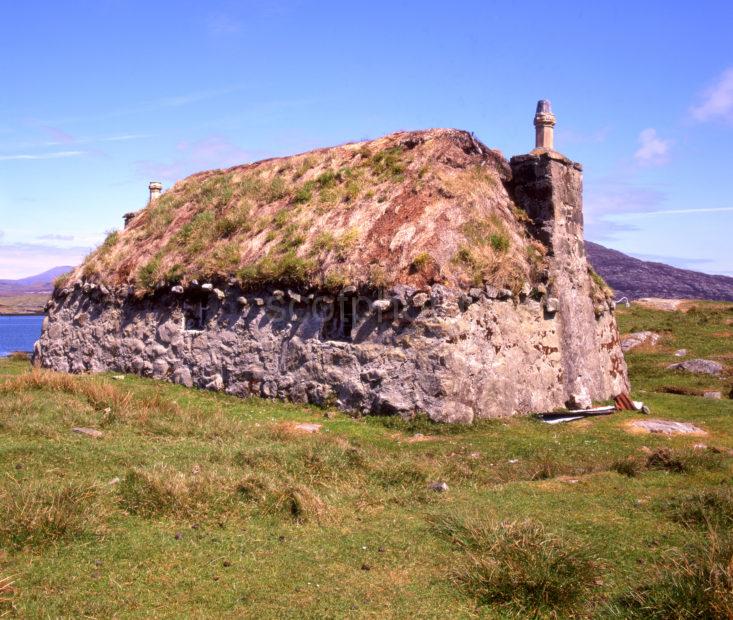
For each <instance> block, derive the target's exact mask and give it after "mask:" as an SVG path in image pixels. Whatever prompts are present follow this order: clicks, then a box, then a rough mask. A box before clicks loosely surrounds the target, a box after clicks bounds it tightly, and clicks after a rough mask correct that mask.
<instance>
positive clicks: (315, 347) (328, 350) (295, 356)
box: [37, 286, 623, 422]
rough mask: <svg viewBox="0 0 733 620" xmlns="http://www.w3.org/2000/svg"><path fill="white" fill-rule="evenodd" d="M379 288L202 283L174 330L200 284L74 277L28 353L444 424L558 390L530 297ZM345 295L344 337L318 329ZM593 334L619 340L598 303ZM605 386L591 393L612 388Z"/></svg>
mask: <svg viewBox="0 0 733 620" xmlns="http://www.w3.org/2000/svg"><path fill="white" fill-rule="evenodd" d="M391 292H392V295H391V296H390V297H389V298H387V299H381V300H379V301H376V303H375V302H374V301H369V300H367V299H366V298H358V297H352V296H344V297H343V298H340V299H336V300H334V301H333V303H330V302H331V299H329V298H325V297H322V298H314V299H313V300H312V301H310V300H308V299H307V297H304V296H302V295H300V294H298V293H295V292H292V295H288V294H286V293H284V292H281V291H270V292H267V293H262V294H261V295H259V296H253V295H248V296H246V297H245V296H243V295H242V294H241V291H239V290H238V289H236V288H232V289H230V290H227V291H218V290H214V291H211V292H208V294H206V295H205V296H204V297H203V299H204V303H205V306H206V307H207V309H206V311H205V312H206V317H205V324H204V325H203V327H205V328H204V329H201V330H198V329H185V327H184V320H185V318H186V315H187V314H188V315H189V316H190V311H189V310H184V308H186V307H189V308H190V307H191V306H194V307H195V306H196V304H198V301H190V297H189V295H194V296H195V298H196V299H201V298H202V297H201V293H202V291H200V290H191V291H187V292H184V293H182V294H175V293H171V292H165V293H159V294H158V295H156V296H155V297H153V298H148V299H144V300H138V299H136V298H134V297H132V296H126V295H125V294H124V292H122V291H118V292H108V291H101V290H100V289H98V288H91V290H90V287H87V290H86V291H85V290H84V288H83V287H81V286H77V287H74V288H72V289H69V290H67V291H65V292H63V291H62V292H58V293H57V295H56V296H55V298H54V301H53V302H52V305H51V308H50V309H49V316H48V317H47V318H46V320H45V323H44V329H43V335H42V337H41V340H40V341H39V344H38V346H37V357H38V359H39V361H40V363H41V364H42V365H43V366H45V367H48V368H53V369H55V370H59V371H64V372H86V371H91V372H100V371H105V370H115V371H120V372H129V373H135V374H140V375H144V376H150V377H155V378H158V379H168V380H171V381H174V382H176V383H181V384H183V385H187V386H198V387H201V388H208V389H215V390H225V391H226V392H229V393H231V394H237V395H240V396H249V395H257V396H265V397H278V398H287V399H291V400H294V401H299V402H311V403H319V404H335V405H337V406H339V407H341V408H343V409H346V410H350V411H355V412H359V413H377V414H394V413H398V414H402V415H409V414H412V413H415V412H425V413H427V414H428V415H429V416H430V417H431V418H432V419H434V420H440V421H445V422H470V421H472V420H473V419H475V418H486V417H499V416H507V415H512V414H516V413H525V412H530V411H538V410H544V409H550V408H553V407H557V406H561V405H562V404H563V403H564V402H565V401H566V400H567V399H568V396H569V395H568V393H567V389H566V387H565V384H564V382H563V380H562V378H563V376H564V373H565V368H564V364H563V357H564V356H563V354H562V350H561V349H562V346H563V344H562V336H561V332H560V326H561V323H560V320H559V319H558V317H557V316H556V315H555V316H548V314H547V312H546V311H545V309H544V308H543V306H542V304H541V303H540V302H538V301H535V300H533V299H531V298H529V297H527V298H524V299H522V300H519V299H517V298H512V297H511V295H510V293H509V292H508V291H504V292H502V291H499V292H497V291H494V290H493V289H491V288H490V287H489V289H488V290H487V289H482V290H479V289H472V291H471V293H472V296H469V295H466V294H463V293H461V292H458V291H451V290H448V289H446V288H444V287H442V286H434V287H432V289H430V290H429V291H414V290H411V289H407V288H404V287H400V288H398V289H395V290H393V291H391ZM217 293H219V294H217ZM220 297H221V298H220ZM245 301H246V305H242V304H243V302H245ZM354 303H356V305H357V306H358V308H357V315H356V319H355V320H354V321H353V325H352V327H351V336H352V337H351V339H350V340H345V339H343V338H344V336H343V334H338V339H336V338H333V339H331V338H329V337H327V336H325V335H324V334H329V333H331V334H333V333H336V334H337V333H338V329H336V328H335V327H334V326H335V325H337V324H338V323H339V316H340V315H341V306H342V304H343V306H344V307H345V308H348V307H349V306H353V305H354ZM387 304H389V308H388V309H383V308H386V306H387ZM596 332H597V337H598V339H599V343H600V349H599V350H600V351H607V350H608V349H613V348H615V347H617V346H618V345H617V338H616V332H615V328H614V322H613V316H612V314H611V312H610V310H609V309H606V312H605V313H604V314H603V315H602V316H601V317H600V318H599V319H598V320H597V330H596ZM520 378H521V379H520ZM616 383H617V384H616V385H614V383H613V382H612V381H610V380H609V382H608V384H607V385H605V386H603V389H604V391H603V392H602V393H600V392H599V393H596V394H594V396H595V397H597V398H605V397H608V396H609V395H610V394H611V392H615V391H620V389H621V387H622V385H623V384H622V382H621V383H619V382H616Z"/></svg>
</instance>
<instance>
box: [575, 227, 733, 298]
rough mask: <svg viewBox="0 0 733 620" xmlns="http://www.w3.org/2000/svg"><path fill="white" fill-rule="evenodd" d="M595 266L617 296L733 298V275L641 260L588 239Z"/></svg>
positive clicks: (589, 252) (589, 253) (587, 244)
mask: <svg viewBox="0 0 733 620" xmlns="http://www.w3.org/2000/svg"><path fill="white" fill-rule="evenodd" d="M585 249H586V252H587V253H588V260H590V262H591V264H592V265H593V268H594V269H595V270H596V271H597V272H598V273H599V274H600V275H601V276H602V277H603V279H604V280H605V281H606V282H607V283H608V285H609V286H610V287H611V288H612V289H613V290H614V291H615V292H616V298H617V299H618V298H619V297H624V296H625V297H628V298H629V299H639V298H640V297H663V298H666V299H710V300H713V301H733V278H729V277H727V276H714V275H710V274H707V273H700V272H699V271H690V270H688V269H678V268H677V267H671V266H670V265H665V264H664V263H655V262H651V261H644V260H639V259H638V258H633V257H631V256H627V255H626V254H623V253H621V252H618V251H616V250H611V249H609V248H606V247H603V246H602V245H598V244H597V243H592V242H591V241H586V242H585Z"/></svg>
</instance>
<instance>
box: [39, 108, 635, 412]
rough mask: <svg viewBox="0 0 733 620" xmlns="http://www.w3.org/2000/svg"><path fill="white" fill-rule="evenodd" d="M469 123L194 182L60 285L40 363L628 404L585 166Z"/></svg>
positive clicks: (241, 387)
mask: <svg viewBox="0 0 733 620" xmlns="http://www.w3.org/2000/svg"><path fill="white" fill-rule="evenodd" d="M554 124H555V117H554V116H553V114H552V111H551V109H550V106H549V103H548V102H545V101H541V102H540V103H539V104H538V107H537V113H536V115H535V127H536V148H535V149H534V150H533V151H531V152H530V153H529V154H526V155H519V156H516V157H513V158H511V160H509V161H507V160H506V159H505V158H504V157H503V155H502V154H501V153H500V152H499V151H497V150H493V149H490V148H488V147H486V146H485V145H484V144H482V143H481V142H480V141H479V140H477V139H476V138H475V137H474V136H473V135H472V134H470V133H468V132H465V131H459V130H454V129H431V130H426V131H408V132H398V133H394V134H391V135H388V136H385V137H383V138H379V139H377V140H373V141H367V142H358V143H351V144H345V145H341V146H337V147H333V148H326V149H320V150H316V151H311V152H309V153H303V154H300V155H295V156H292V157H283V158H276V159H269V160H265V161H260V162H256V163H252V164H246V165H241V166H236V167H233V168H229V169H226V170H214V171H208V172H203V173H199V174H195V175H193V176H191V177H188V178H187V179H184V180H182V181H179V182H178V183H176V184H175V185H174V186H173V187H171V188H170V189H168V190H167V191H165V192H163V193H160V190H161V186H160V185H159V184H158V183H155V182H154V183H151V185H150V190H151V196H150V200H149V203H148V205H147V206H146V207H145V208H144V209H142V210H141V211H139V212H136V213H135V212H133V213H129V214H127V215H126V216H125V220H126V226H125V228H124V229H123V230H122V231H120V232H116V233H112V234H111V235H110V236H109V237H108V238H107V240H106V241H105V242H104V243H103V244H102V245H101V246H100V247H99V248H98V249H97V250H96V251H95V252H94V253H93V254H92V255H90V256H89V257H88V258H87V260H86V261H85V262H84V264H82V265H81V266H80V267H78V268H77V269H76V270H75V271H74V272H73V273H72V274H70V275H69V276H67V277H66V278H64V279H62V280H61V281H59V282H58V284H57V287H56V290H55V292H54V294H53V297H52V299H51V301H50V302H49V304H48V308H47V317H46V319H45V320H44V325H43V333H42V336H41V339H40V340H39V342H38V343H37V345H36V351H35V359H36V362H37V363H39V364H40V365H42V366H43V367H46V368H52V369H55V370H58V371H63V372H75V373H78V372H103V371H108V370H114V371H119V372H129V373H136V374H140V375H144V376H149V377H155V378H158V379H165V380H170V381H174V382H176V383H180V384H183V385H186V386H196V387H199V388H206V389H213V390H223V391H226V392H228V393H231V394H236V395H240V396H249V395H257V396H263V397H271V398H284V399H289V400H293V401H298V402H309V403H317V404H328V405H335V406H338V407H340V408H342V409H344V410H347V411H352V412H355V413H359V414H362V413H363V414H398V415H401V416H405V417H407V416H412V415H415V414H420V413H423V414H427V415H428V416H429V417H430V418H431V419H433V420H437V421H443V422H471V421H472V420H474V419H478V418H489V417H502V416H511V415H516V414H524V413H528V412H534V411H540V410H549V409H553V408H559V407H563V406H587V405H590V404H591V402H592V401H598V400H603V399H607V398H610V397H612V396H615V395H617V394H618V393H620V392H624V391H626V390H628V387H629V386H628V378H627V372H626V365H625V362H624V358H623V355H622V353H621V350H620V348H619V341H618V332H617V327H616V320H615V317H614V304H613V301H612V299H611V297H610V291H609V290H608V289H607V287H605V285H604V284H603V281H602V280H601V279H600V278H599V277H598V276H596V275H595V274H594V273H593V272H592V271H591V269H590V267H589V265H588V263H587V261H586V256H585V251H584V248H583V210H582V168H581V166H580V165H579V164H577V163H574V162H572V161H570V160H569V159H567V158H566V157H564V156H563V155H561V154H560V153H558V152H556V151H555V150H554V145H553V127H554Z"/></svg>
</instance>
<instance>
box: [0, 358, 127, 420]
mask: <svg viewBox="0 0 733 620" xmlns="http://www.w3.org/2000/svg"><path fill="white" fill-rule="evenodd" d="M28 390H43V391H46V392H51V393H54V392H56V393H58V392H61V393H65V394H71V395H73V396H79V397H82V398H84V399H86V400H87V401H88V402H89V404H90V405H92V406H93V407H94V408H95V409H98V410H100V411H101V410H104V409H105V408H107V407H110V408H113V409H115V410H117V411H124V410H125V409H126V408H127V407H128V406H129V405H130V402H131V401H132V399H133V395H132V394H131V393H130V392H123V391H121V390H119V389H117V388H115V387H114V386H112V385H110V384H109V383H105V382H102V381H98V380H95V379H92V378H86V377H84V378H80V377H75V376H73V375H68V374H65V373H58V372H53V371H50V370H44V369H40V368H33V369H32V370H31V371H30V372H27V373H25V374H22V375H18V376H16V377H11V378H10V379H7V380H5V381H2V382H0V394H12V393H17V392H23V391H28Z"/></svg>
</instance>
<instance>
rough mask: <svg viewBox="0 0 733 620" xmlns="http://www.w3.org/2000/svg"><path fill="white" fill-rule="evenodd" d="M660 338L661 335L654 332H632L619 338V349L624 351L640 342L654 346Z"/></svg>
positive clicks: (633, 347)
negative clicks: (621, 338)
mask: <svg viewBox="0 0 733 620" xmlns="http://www.w3.org/2000/svg"><path fill="white" fill-rule="evenodd" d="M660 338H661V336H660V335H659V334H657V333H655V332H649V331H645V332H634V333H633V334H629V335H628V336H626V338H624V339H623V340H621V350H622V351H623V352H624V353H626V352H628V351H631V349H635V348H636V347H638V346H640V345H642V344H649V345H651V346H654V345H655V344H657V342H659V339H660Z"/></svg>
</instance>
